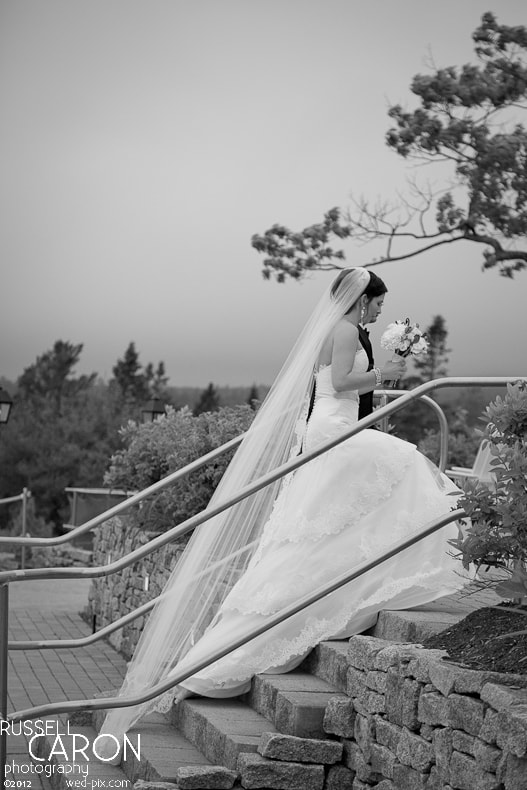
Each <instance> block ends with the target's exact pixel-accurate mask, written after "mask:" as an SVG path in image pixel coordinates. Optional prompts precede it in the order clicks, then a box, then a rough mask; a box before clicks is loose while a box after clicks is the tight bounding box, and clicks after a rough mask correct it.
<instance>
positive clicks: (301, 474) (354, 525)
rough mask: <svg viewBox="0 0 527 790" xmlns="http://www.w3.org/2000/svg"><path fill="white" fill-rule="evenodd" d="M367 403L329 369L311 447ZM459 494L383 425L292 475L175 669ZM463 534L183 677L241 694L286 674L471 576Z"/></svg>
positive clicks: (218, 692)
mask: <svg viewBox="0 0 527 790" xmlns="http://www.w3.org/2000/svg"><path fill="white" fill-rule="evenodd" d="M367 364H368V361H367V357H366V354H365V352H364V351H363V350H362V349H360V350H359V351H358V352H357V356H356V360H355V365H354V370H356V371H358V372H361V371H365V370H367ZM358 402H359V399H358V394H357V392H354V391H353V392H352V391H349V392H336V391H335V390H334V389H333V386H332V383H331V367H330V366H327V367H323V368H321V369H320V370H319V371H318V373H317V376H316V396H315V405H314V408H313V412H312V414H311V417H310V419H309V422H308V425H307V429H306V431H305V434H304V436H302V437H301V439H302V442H303V446H304V448H305V449H306V450H310V449H313V448H314V447H315V446H317V445H318V444H320V443H321V442H324V441H326V440H328V439H330V438H333V437H335V436H337V435H341V434H342V433H343V432H344V431H345V430H346V429H349V427H350V426H352V425H353V424H354V423H355V422H356V421H357V414H358ZM410 408H411V407H410ZM457 491H458V489H457V488H456V486H455V485H454V484H453V483H452V482H451V481H450V480H449V479H448V478H447V477H445V476H444V475H443V474H441V473H440V472H439V470H438V469H437V468H436V467H435V466H434V465H433V464H432V463H431V462H430V461H429V460H428V459H427V458H425V457H424V456H423V455H422V454H421V453H419V452H418V451H417V449H416V448H415V446H414V445H412V444H409V443H408V442H405V441H402V440H400V439H398V438H396V437H394V436H391V435H388V434H386V433H384V432H382V431H379V430H369V429H366V430H363V431H362V432H360V433H359V434H358V435H356V436H354V437H352V438H351V439H348V440H347V441H345V442H344V443H342V444H340V445H338V446H337V447H335V448H333V449H332V450H330V451H329V452H327V453H325V454H323V455H321V456H319V457H318V458H316V459H315V460H313V461H311V462H310V463H308V464H306V465H305V466H303V467H301V468H300V469H298V470H297V471H295V472H293V473H291V474H290V475H289V476H288V477H287V478H286V479H285V480H284V483H283V486H282V488H281V490H280V493H279V496H278V497H277V499H276V502H275V504H274V507H273V511H272V514H271V517H270V519H269V521H268V522H267V524H266V526H265V527H264V530H263V533H262V537H261V540H260V542H259V544H258V546H257V548H256V551H255V553H254V555H253V557H252V559H251V561H250V563H249V565H248V568H247V570H246V571H245V573H244V574H243V576H242V577H241V578H240V579H239V580H238V582H237V583H236V584H235V585H234V587H233V588H232V590H231V591H230V593H229V594H228V595H227V597H226V599H225V600H224V602H223V604H222V606H221V609H220V611H219V612H218V613H217V615H216V616H215V618H214V620H213V622H212V623H211V626H210V627H209V628H208V630H207V631H206V632H205V634H204V635H203V636H202V637H201V639H199V641H198V642H197V643H196V644H195V645H194V646H193V647H192V648H191V649H190V651H189V652H188V653H187V654H186V655H185V657H184V658H183V659H182V660H181V661H180V662H179V663H178V664H177V666H176V667H175V668H174V670H173V672H174V671H178V672H180V671H181V670H184V669H185V667H186V666H188V665H189V663H190V662H192V663H194V662H195V661H197V660H199V659H200V658H201V657H202V656H204V655H206V654H207V653H208V652H209V651H211V650H213V649H214V648H218V647H219V646H221V645H224V644H225V643H226V640H229V639H231V638H233V637H236V636H238V635H240V634H242V633H244V632H246V631H247V630H249V629H250V628H251V627H254V626H256V625H258V624H260V623H262V622H265V620H266V618H268V617H269V615H272V614H274V613H276V612H277V611H279V610H280V609H282V608H284V607H286V606H288V605H289V604H292V603H294V602H295V601H296V600H298V599H299V598H300V597H302V596H304V595H306V594H308V593H309V592H311V591H313V590H315V589H316V588H318V587H320V586H322V585H323V584H325V583H328V582H331V581H332V580H333V579H335V578H336V577H337V576H339V575H341V574H343V573H345V572H346V571H348V570H349V569H352V568H353V566H355V565H357V564H358V563H362V562H364V561H365V560H369V559H372V558H375V557H376V556H378V555H379V554H381V553H382V552H383V551H384V550H386V549H388V547H389V546H390V545H391V544H392V543H394V542H396V541H398V540H401V539H402V538H405V537H406V536H409V535H411V534H412V533H413V532H415V531H416V530H418V529H419V528H421V527H423V526H424V525H425V524H427V523H428V522H430V521H431V520H432V519H434V518H436V517H437V516H441V515H444V514H446V513H448V512H449V511H450V510H452V508H453V507H455V504H456V498H455V497H453V496H451V495H449V493H450V492H457ZM457 534H458V526H457V525H456V524H450V525H448V526H446V527H444V528H443V529H441V530H439V531H438V532H436V533H434V534H433V535H432V536H431V537H428V538H426V539H425V540H423V541H421V542H419V543H416V544H415V545H413V546H412V547H410V548H408V549H406V550H405V551H403V552H402V553H400V554H398V555H396V556H395V557H393V558H392V559H390V560H388V561H386V562H384V563H383V564H382V565H380V566H378V567H377V568H376V569H375V570H373V571H370V572H368V573H366V574H365V575H363V576H361V577H359V578H358V579H356V580H354V581H352V582H350V583H349V584H347V585H346V586H345V587H342V588H340V589H339V590H337V591H335V592H333V593H331V594H330V595H327V596H326V597H324V598H323V599H322V600H320V601H318V602H317V603H315V604H312V605H311V606H310V607H308V608H307V609H305V610H303V611H302V612H299V613H298V614H296V615H294V616H293V617H292V618H290V619H289V620H287V621H285V622H283V623H281V624H280V625H278V626H274V627H273V628H272V629H271V630H270V631H268V632H266V633H264V634H262V635H260V636H259V637H257V638H255V639H253V640H252V641H250V642H249V643H247V644H246V645H244V646H243V647H240V648H238V649H236V650H234V651H233V652H231V653H230V654H228V655H226V656H224V657H223V658H221V659H219V660H218V661H216V662H215V663H214V664H212V665H210V666H209V667H208V668H206V669H204V670H202V671H200V672H198V673H197V674H195V675H193V676H191V677H190V678H188V679H187V680H185V681H184V682H183V683H182V684H181V686H183V687H184V688H186V689H188V690H190V691H192V692H195V693H197V694H200V695H204V696H209V697H228V696H235V695H238V694H241V693H244V692H245V691H247V690H248V688H249V686H250V680H251V677H252V676H253V675H254V674H257V673H261V672H287V671H289V670H290V669H292V668H293V667H295V666H297V665H298V664H299V663H300V662H301V661H302V659H303V657H304V656H305V655H306V654H307V653H308V652H309V651H310V650H311V649H312V648H313V647H314V646H315V645H316V644H318V643H319V642H321V641H322V640H326V639H331V638H344V637H349V636H352V635H353V634H356V633H360V632H362V631H364V630H366V629H367V628H368V627H370V626H371V625H373V624H374V623H375V621H376V617H377V614H378V612H379V611H380V610H381V609H406V608H409V607H412V606H417V605H419V604H425V603H427V602H430V601H432V600H434V599H436V598H438V597H441V596H443V595H448V594H450V593H453V592H454V591H456V590H458V589H459V588H460V587H462V586H463V584H464V583H465V580H464V579H463V578H462V576H461V574H460V570H461V568H460V563H459V562H458V561H457V560H454V559H453V557H452V556H451V555H450V554H449V547H448V544H447V541H448V539H449V538H453V537H456V536H457Z"/></svg>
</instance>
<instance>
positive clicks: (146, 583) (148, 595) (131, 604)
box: [86, 516, 188, 659]
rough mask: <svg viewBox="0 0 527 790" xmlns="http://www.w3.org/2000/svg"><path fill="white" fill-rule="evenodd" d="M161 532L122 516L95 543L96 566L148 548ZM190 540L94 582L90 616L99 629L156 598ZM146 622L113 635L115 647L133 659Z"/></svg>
mask: <svg viewBox="0 0 527 790" xmlns="http://www.w3.org/2000/svg"><path fill="white" fill-rule="evenodd" d="M155 537H157V533H152V532H145V530H144V529H141V528H139V527H136V526H134V525H133V523H132V520H131V519H129V518H127V517H126V516H124V517H123V516H120V517H119V516H118V517H116V518H113V519H110V520H109V521H107V522H105V524H103V525H102V526H101V527H99V528H98V529H97V530H96V532H95V535H94V541H93V565H108V563H110V562H114V561H115V560H117V559H120V558H121V557H123V556H124V555H125V554H129V553H130V552H131V551H133V550H134V549H137V548H139V547H141V546H144V545H145V544H146V543H148V542H149V541H150V540H152V539H153V538H155ZM187 542H188V537H187V536H185V537H184V538H182V539H180V540H178V541H175V542H173V543H170V544H167V545H166V546H162V547H161V548H160V549H158V550H157V551H155V552H153V553H152V554H150V555H148V556H147V557H144V558H143V559H141V560H139V561H137V562H135V563H134V564H133V565H130V566H129V567H128V568H124V569H123V570H122V571H120V572H119V573H115V574H112V575H111V576H105V577H101V578H97V579H94V580H93V581H92V585H91V588H90V592H89V596H88V606H87V610H86V616H87V617H88V618H89V619H90V621H91V622H93V621H94V625H95V628H96V629H97V630H99V629H100V628H102V627H103V626H105V625H108V624H109V623H111V622H114V621H115V620H117V619H118V618H119V617H122V616H123V615H125V614H128V613H129V612H131V611H132V610H133V609H136V608H137V607H138V606H142V605H143V604H145V603H147V602H148V601H150V600H152V599H153V598H156V597H157V596H158V595H159V594H160V593H161V590H162V589H163V587H164V586H165V583H166V581H167V579H168V577H169V576H170V573H171V570H172V568H173V567H174V565H175V563H176V562H177V561H178V559H179V557H180V556H181V554H182V552H183V549H184V548H185V546H186V544H187ZM144 623H145V616H141V617H139V618H137V619H136V620H133V621H132V622H131V623H129V624H128V625H125V626H124V627H123V628H121V629H119V630H118V631H115V632H114V633H112V634H111V635H110V636H109V641H110V643H111V644H112V646H113V647H114V648H115V649H116V650H118V651H119V652H120V653H122V655H124V657H125V658H126V659H129V658H131V656H132V654H133V652H134V649H135V646H136V644H137V642H138V640H139V636H140V634H141V631H142V629H143V626H144Z"/></svg>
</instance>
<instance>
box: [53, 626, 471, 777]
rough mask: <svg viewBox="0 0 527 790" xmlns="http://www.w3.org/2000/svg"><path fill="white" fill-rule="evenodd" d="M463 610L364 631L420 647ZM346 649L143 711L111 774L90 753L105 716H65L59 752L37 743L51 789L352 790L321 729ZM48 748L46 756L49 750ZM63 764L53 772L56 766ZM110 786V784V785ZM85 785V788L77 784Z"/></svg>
mask: <svg viewBox="0 0 527 790" xmlns="http://www.w3.org/2000/svg"><path fill="white" fill-rule="evenodd" d="M464 614H466V612H465V611H463V612H459V611H439V612H431V611H429V610H425V611H421V612H420V611H418V610H414V611H413V612H383V613H381V615H380V617H379V620H378V623H377V625H376V626H375V627H374V628H373V629H371V631H370V633H371V635H372V636H375V637H379V643H381V642H383V641H384V640H386V639H388V640H391V641H394V642H418V641H420V640H422V639H424V638H426V637H427V636H428V635H430V634H431V633H437V632H438V631H441V630H443V629H444V628H446V627H448V625H450V624H451V623H452V622H455V621H456V620H459V619H460V618H461V617H462V616H464ZM348 670H349V662H348V642H347V641H346V640H345V641H331V642H324V643H322V644H320V645H319V646H318V647H316V648H315V649H314V650H313V651H312V652H311V653H310V655H309V656H308V657H307V658H306V660H305V661H304V663H303V664H302V665H301V666H300V667H299V668H298V669H297V670H295V671H292V672H289V673H287V674H284V675H272V674H269V675H268V674H264V675H258V676H256V677H255V678H254V680H253V683H252V687H251V690H250V692H249V693H248V694H246V695H244V696H243V697H239V698H236V699H227V700H211V699H205V698H189V699H186V700H184V701H183V702H182V703H181V704H180V705H179V706H177V708H176V709H175V710H174V711H173V712H172V713H171V714H170V715H168V716H163V715H161V714H150V715H149V716H147V717H145V718H144V719H142V720H141V721H140V722H139V723H138V725H137V726H136V727H135V728H134V729H132V730H131V731H130V732H129V734H128V735H129V737H130V740H131V742H132V743H134V744H136V743H137V734H140V736H141V740H140V743H141V747H140V759H137V757H135V756H134V755H133V754H131V753H128V754H127V755H126V759H123V760H122V762H121V765H120V766H119V767H115V766H111V765H108V764H106V763H103V762H101V761H98V760H96V759H95V758H94V756H93V752H92V751H91V748H92V745H93V742H94V741H95V739H96V737H97V734H98V731H99V729H100V727H101V725H102V721H103V719H104V715H105V712H104V711H97V712H95V713H94V714H93V715H91V714H86V713H79V714H77V715H75V714H73V715H72V716H71V717H70V720H69V725H68V728H69V734H68V735H65V736H63V738H62V747H63V748H62V750H58V749H57V748H56V746H55V747H54V746H53V738H47V739H43V738H42V739H40V757H43V758H45V759H49V760H50V761H51V762H52V763H53V765H54V766H55V768H54V774H53V776H52V778H51V782H52V786H53V787H54V788H56V789H58V788H60V790H68V789H69V788H86V787H88V788H90V787H91V788H92V789H93V788H97V787H100V788H103V787H109V786H112V787H131V786H132V785H133V784H136V783H138V784H137V787H138V788H140V787H145V786H144V785H143V783H148V784H151V785H152V786H155V788H156V789H157V790H160V787H159V786H160V783H161V784H164V783H170V784H173V785H177V786H178V787H179V788H180V789H181V790H200V789H201V788H207V789H208V788H226V789H227V788H231V787H233V786H239V785H240V783H241V786H242V787H244V788H275V790H281V788H284V789H285V790H355V787H357V788H358V787H359V785H357V784H356V782H352V777H353V774H352V772H351V771H349V770H348V769H346V768H345V766H344V765H342V764H339V765H337V764H336V763H337V762H338V761H340V760H341V757H342V748H343V747H342V743H340V741H339V740H337V739H336V737H335V735H334V734H332V733H333V731H332V732H327V731H326V729H325V728H324V717H325V715H326V711H327V709H328V703H330V700H331V707H332V708H333V710H334V711H335V710H336V709H338V707H339V705H340V706H341V707H342V710H343V711H344V712H346V711H347V712H348V713H347V715H349V711H350V708H349V706H350V705H351V704H352V703H351V699H350V697H349V696H348V695H347V694H346V692H347V690H348V682H349V681H348V677H349V674H348ZM75 739H77V743H81V744H84V743H87V742H89V743H90V746H89V747H88V748H87V749H86V753H85V754H84V756H83V755H82V754H77V755H76V758H75V759H76V762H77V763H79V762H83V761H84V763H85V770H86V772H87V778H86V777H85V776H84V775H78V774H77V775H75V776H72V775H68V773H67V772H66V770H67V765H68V764H70V763H71V762H72V760H71V755H72V750H73V745H74V740H75ZM52 751H53V754H52V753H51V752H52ZM60 766H61V767H60ZM110 779H111V780H113V782H112V784H111V785H109V784H108V780H110ZM85 780H86V781H87V784H86V783H83V782H84V781H85Z"/></svg>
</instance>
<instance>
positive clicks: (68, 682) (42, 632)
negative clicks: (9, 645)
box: [6, 580, 126, 790]
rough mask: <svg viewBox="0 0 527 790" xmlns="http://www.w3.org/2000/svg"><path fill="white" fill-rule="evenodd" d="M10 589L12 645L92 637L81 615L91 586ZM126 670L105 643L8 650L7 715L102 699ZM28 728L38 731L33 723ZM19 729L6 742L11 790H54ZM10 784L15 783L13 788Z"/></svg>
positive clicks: (49, 583)
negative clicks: (66, 702) (47, 705)
mask: <svg viewBox="0 0 527 790" xmlns="http://www.w3.org/2000/svg"><path fill="white" fill-rule="evenodd" d="M72 585H74V587H72ZM10 588H11V589H10V613H9V639H10V641H15V640H28V639H29V640H42V639H66V638H78V637H82V636H87V635H88V634H90V633H91V629H90V627H89V625H88V624H87V623H86V622H85V621H84V620H83V619H82V617H81V615H80V612H81V611H82V609H84V607H85V605H86V602H87V599H88V588H89V582H85V581H82V582H79V581H78V580H75V581H69V580H68V581H64V582H63V581H60V582H58V581H57V580H52V581H45V582H43V581H39V582H31V583H24V582H18V583H14V584H12V585H10ZM125 669H126V662H125V661H124V659H123V658H122V656H120V655H119V654H118V653H117V652H116V651H115V650H114V649H113V648H112V647H111V646H110V645H109V644H108V643H107V642H105V641H104V640H101V641H99V642H96V643H95V644H92V645H88V646H87V647H79V648H74V649H60V650H47V649H46V650H10V651H9V678H8V681H9V683H8V712H9V713H13V711H20V710H26V709H27V708H30V707H33V706H36V705H42V704H45V703H47V702H60V701H61V700H74V699H88V698H92V697H98V696H100V695H101V694H104V693H107V692H109V691H114V690H116V689H118V688H119V687H120V685H121V681H122V678H123V676H124V673H125ZM49 718H50V719H53V720H55V721H59V723H58V724H56V725H54V729H53V730H52V731H53V732H64V731H65V724H64V722H65V721H66V718H67V717H66V715H64V716H53V717H49ZM30 725H31V728H32V731H33V732H34V733H35V732H37V726H36V724H35V722H31V723H30ZM19 727H20V725H19V724H14V725H13V733H12V734H9V735H8V739H7V772H6V779H7V780H8V783H6V787H7V790H9V788H10V787H11V788H13V787H25V788H28V787H31V790H50V789H51V784H50V782H49V780H48V778H47V777H46V776H45V774H43V773H37V771H40V770H42V769H45V768H46V766H47V765H48V763H41V764H38V763H37V762H36V761H34V760H32V759H31V755H30V754H29V750H28V742H29V737H25V736H24V734H23V733H22V734H20V735H19V734H17V733H18V732H20V730H19ZM11 781H14V782H17V784H9V783H10V782H11ZM21 782H25V784H21ZM29 782H31V784H30V785H29Z"/></svg>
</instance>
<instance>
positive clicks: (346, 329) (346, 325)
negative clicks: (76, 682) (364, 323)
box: [333, 318, 359, 339]
mask: <svg viewBox="0 0 527 790" xmlns="http://www.w3.org/2000/svg"><path fill="white" fill-rule="evenodd" d="M333 334H334V337H335V338H337V337H338V338H343V339H347V338H353V339H356V338H357V337H358V336H359V330H358V329H357V327H356V326H355V324H352V323H351V321H346V319H345V318H341V319H340V321H339V322H338V324H337V325H336V326H335V330H334V333H333Z"/></svg>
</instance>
